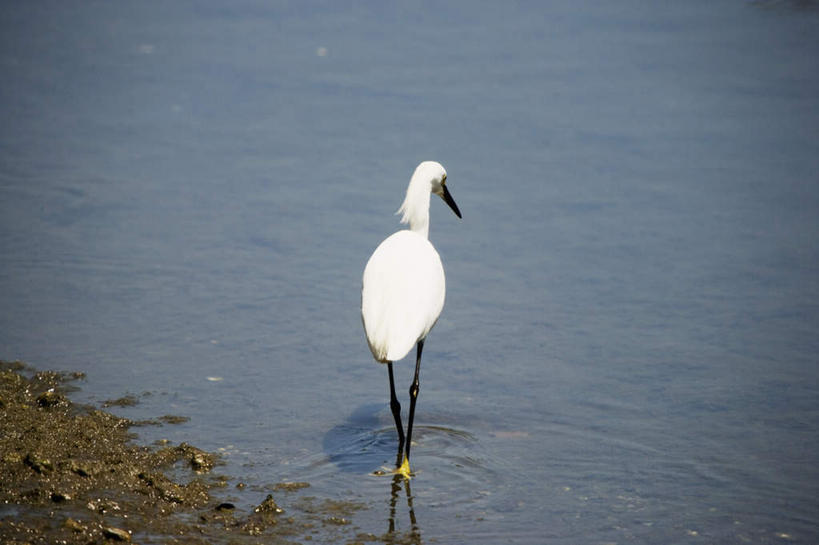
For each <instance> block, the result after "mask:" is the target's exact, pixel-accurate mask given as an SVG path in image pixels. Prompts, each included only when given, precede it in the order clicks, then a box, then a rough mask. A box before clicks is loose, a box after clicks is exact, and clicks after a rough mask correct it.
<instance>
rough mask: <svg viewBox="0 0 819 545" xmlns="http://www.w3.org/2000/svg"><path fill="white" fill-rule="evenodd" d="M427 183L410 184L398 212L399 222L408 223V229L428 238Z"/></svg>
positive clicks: (428, 196) (428, 194)
mask: <svg viewBox="0 0 819 545" xmlns="http://www.w3.org/2000/svg"><path fill="white" fill-rule="evenodd" d="M430 195H431V193H430V191H429V185H428V184H412V183H410V185H409V187H408V188H407V196H406V198H405V199H404V203H403V204H402V205H401V208H399V209H398V213H399V214H402V216H401V223H408V224H409V228H410V231H412V232H414V233H418V234H419V235H421V236H422V237H424V238H426V239H428V238H429V198H430Z"/></svg>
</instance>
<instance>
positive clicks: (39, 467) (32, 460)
mask: <svg viewBox="0 0 819 545" xmlns="http://www.w3.org/2000/svg"><path fill="white" fill-rule="evenodd" d="M23 461H24V462H25V464H26V465H27V466H29V467H30V468H31V469H33V470H34V471H36V472H37V473H45V472H47V471H54V464H52V463H51V460H49V459H47V458H43V457H42V456H40V455H38V454H35V453H33V452H29V453H28V454H26V457H25V458H24V459H23Z"/></svg>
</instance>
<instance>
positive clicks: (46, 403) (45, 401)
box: [37, 388, 65, 408]
mask: <svg viewBox="0 0 819 545" xmlns="http://www.w3.org/2000/svg"><path fill="white" fill-rule="evenodd" d="M64 401H65V398H64V397H63V396H61V395H60V394H58V393H57V392H55V391H54V388H49V389H48V390H46V391H45V392H43V393H42V394H40V395H38V396H37V405H39V406H40V407H45V408H48V407H54V406H56V405H59V404H60V403H63V402H64Z"/></svg>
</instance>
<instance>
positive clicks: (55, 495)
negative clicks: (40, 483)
mask: <svg viewBox="0 0 819 545" xmlns="http://www.w3.org/2000/svg"><path fill="white" fill-rule="evenodd" d="M70 499H71V496H70V495H68V494H65V493H63V492H56V491H55V492H52V493H51V501H53V502H54V503H62V502H64V501H68V500H70Z"/></svg>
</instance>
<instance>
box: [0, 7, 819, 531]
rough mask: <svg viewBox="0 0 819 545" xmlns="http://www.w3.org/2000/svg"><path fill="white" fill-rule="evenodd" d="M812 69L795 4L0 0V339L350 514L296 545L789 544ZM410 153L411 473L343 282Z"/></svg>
mask: <svg viewBox="0 0 819 545" xmlns="http://www.w3.org/2000/svg"><path fill="white" fill-rule="evenodd" d="M817 58H819V10H817V9H816V4H815V3H813V2H785V1H770V2H767V1H761V2H740V1H730V2H704V1H695V2H679V3H673V4H663V3H647V2H641V1H639V0H629V1H624V2H615V3H605V2H568V1H566V2H562V1H555V2H542V3H526V2H523V3H515V4H509V3H483V2H477V3H476V2H465V1H455V2H447V3H443V4H439V3H434V2H413V3H409V4H402V5H400V6H398V5H384V4H382V3H377V2H363V3H356V4H355V5H352V6H350V5H347V4H346V3H336V2H262V1H259V2H254V1H247V2H244V1H243V2H231V3H224V2H215V1H202V2H171V3H166V2H153V1H148V2H102V1H96V2H94V1H92V2H25V3H4V4H3V6H2V7H0V113H2V123H0V256H2V261H0V304H1V305H2V313H0V357H2V358H4V359H23V360H25V361H27V362H29V363H30V364H32V365H34V366H35V367H37V368H41V369H45V368H52V369H65V370H75V371H83V372H85V373H87V380H86V381H85V383H84V384H82V385H81V386H82V391H81V392H79V393H78V394H76V397H77V398H78V399H82V400H85V401H91V402H96V403H99V402H101V401H103V400H105V399H109V398H113V397H119V396H120V395H124V394H126V393H131V394H134V395H137V396H138V397H139V398H140V401H141V402H140V404H139V405H137V406H136V407H131V408H121V409H117V410H118V411H119V412H120V413H121V414H123V415H124V416H128V417H132V418H136V419H139V418H150V417H156V416H158V415H163V414H178V415H183V416H189V417H190V421H189V422H187V423H185V424H183V425H179V426H170V427H168V426H166V427H163V428H140V429H139V434H140V439H141V440H142V441H144V442H151V441H152V440H154V439H157V438H161V437H165V438H168V439H170V440H172V441H175V442H178V441H189V442H192V443H194V444H196V445H197V446H200V447H202V448H205V449H208V450H219V451H221V452H223V453H224V454H225V460H226V462H227V465H226V466H225V467H223V468H220V470H221V471H224V472H225V473H227V474H229V475H231V476H232V477H233V479H234V482H238V481H242V482H244V483H246V484H247V485H248V487H247V488H246V489H245V490H244V491H238V490H236V491H232V492H230V493H231V494H233V495H234V501H236V502H237V504H239V505H240V506H243V507H248V506H252V505H254V504H257V503H258V502H259V501H260V500H261V499H262V498H263V497H264V496H263V494H262V491H264V490H265V489H266V488H265V487H269V486H270V485H272V484H275V483H277V482H280V481H288V480H290V481H307V482H309V483H310V485H311V487H310V488H309V489H308V490H309V492H307V493H309V494H311V495H314V496H316V497H324V498H341V499H347V500H352V501H354V502H358V503H360V504H361V505H362V506H364V508H363V509H361V510H360V511H357V512H356V513H355V515H354V516H353V517H352V524H351V525H349V527H344V528H340V529H316V530H315V532H314V534H313V535H311V536H310V537H312V539H313V541H316V542H339V541H342V542H343V541H348V540H352V539H354V538H356V536H359V538H360V537H361V535H364V537H367V535H369V534H372V535H374V536H378V537H377V540H389V539H392V538H393V537H395V538H406V539H409V540H410V541H415V542H428V543H433V542H435V543H567V544H568V543H780V542H781V543H815V542H816V541H817V540H819V503H817V501H816V498H818V497H819V433H817V432H819V359H817V358H818V356H817V354H819V334H818V333H819V245H817V240H819V177H818V175H819V70H817V69H816V67H817V63H816V59H817ZM427 159H433V160H438V161H440V162H441V163H442V164H443V165H444V166H445V167H446V169H447V171H448V186H449V188H450V190H451V191H452V194H453V196H454V198H455V200H456V201H457V202H458V205H459V206H460V209H461V211H462V212H463V216H464V217H463V220H458V219H457V218H456V217H455V216H454V215H453V214H452V213H451V212H450V211H449V209H448V208H447V207H446V206H445V205H444V204H443V203H442V202H438V200H437V199H435V200H433V202H432V210H431V216H432V218H431V230H430V238H431V240H432V241H433V243H434V244H435V245H436V247H437V248H438V250H439V253H440V254H441V256H442V260H443V262H444V265H445V268H446V271H447V282H448V286H447V287H448V292H447V303H446V308H445V309H444V312H443V314H442V316H441V319H440V320H439V322H438V324H437V325H436V327H435V329H434V330H433V332H432V333H431V334H430V336H429V338H428V340H427V343H426V345H425V350H424V362H423V367H422V372H421V394H420V397H419V402H418V413H417V415H416V421H417V425H418V426H419V427H418V429H417V431H416V435H414V437H413V438H414V440H415V442H416V444H415V445H414V447H413V458H414V459H413V465H414V468H415V469H416V471H417V475H416V476H415V477H414V478H413V480H412V481H411V488H408V489H406V488H401V487H398V488H396V487H393V483H392V480H391V479H390V478H389V477H377V476H373V475H372V472H373V471H375V470H378V469H379V468H381V467H382V466H389V465H390V464H391V463H392V462H393V461H394V456H395V441H396V437H395V432H394V429H393V425H392V417H391V415H390V413H389V409H388V406H387V402H388V382H387V373H386V370H385V368H384V367H383V366H380V365H378V364H376V363H374V362H373V360H372V357H371V355H370V353H369V350H368V349H367V345H366V342H365V340H364V335H363V330H362V327H361V321H360V317H359V297H360V292H359V290H360V279H361V273H362V271H363V267H364V264H365V262H366V260H367V258H368V256H369V254H370V253H371V252H372V250H373V249H374V248H375V247H376V245H377V244H378V243H379V242H380V240H381V239H383V238H384V237H386V236H387V235H389V234H390V233H391V232H393V231H394V230H396V229H398V228H399V225H398V217H396V216H395V215H393V213H394V212H395V210H396V209H397V208H398V206H399V205H400V203H401V201H402V199H403V192H404V190H405V188H406V184H407V182H408V181H409V177H410V175H411V173H412V171H413V169H414V167H415V166H416V164H417V163H418V162H420V161H422V160H427ZM411 360H412V358H407V360H406V361H403V362H399V363H398V364H397V366H396V373H397V380H398V382H399V385H400V387H399V388H398V390H399V393H400V394H401V399H402V401H403V402H404V407H405V408H406V407H407V406H408V402H407V395H406V388H407V387H408V386H409V382H410V380H411V375H412V367H413V366H412V363H413V362H412V361H411ZM280 502H281V503H283V504H286V498H283V499H282V500H281V501H280ZM410 515H411V516H410ZM390 527H392V528H393V529H394V532H395V534H394V535H393V536H392V537H391V536H390V535H389V534H385V532H387V531H388V530H389V528H390Z"/></svg>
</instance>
